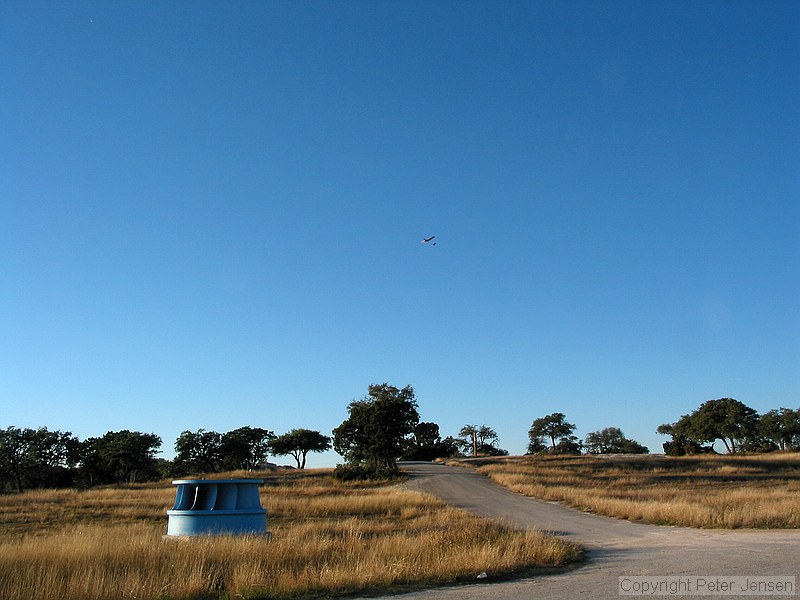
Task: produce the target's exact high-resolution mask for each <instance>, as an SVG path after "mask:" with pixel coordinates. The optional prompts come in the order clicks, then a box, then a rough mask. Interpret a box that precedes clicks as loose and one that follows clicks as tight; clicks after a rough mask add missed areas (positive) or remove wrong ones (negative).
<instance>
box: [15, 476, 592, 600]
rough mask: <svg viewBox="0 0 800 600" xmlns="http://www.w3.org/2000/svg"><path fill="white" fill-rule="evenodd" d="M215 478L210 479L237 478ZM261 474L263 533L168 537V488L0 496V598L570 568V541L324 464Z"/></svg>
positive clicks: (161, 595)
mask: <svg viewBox="0 0 800 600" xmlns="http://www.w3.org/2000/svg"><path fill="white" fill-rule="evenodd" d="M241 475H242V474H236V473H233V474H230V473H229V474H225V475H220V477H230V476H233V477H235V476H241ZM246 476H247V477H253V476H258V477H259V478H263V479H265V480H266V483H265V485H264V487H263V488H262V490H261V497H262V504H263V505H264V506H265V507H266V508H267V510H268V511H269V515H268V517H269V530H270V532H271V533H272V539H271V540H268V539H265V538H262V537H228V536H222V537H204V538H192V539H182V540H176V539H164V534H165V533H166V524H167V515H166V510H167V509H169V508H171V506H172V503H173V501H174V497H175V488H174V487H173V486H172V485H170V484H169V482H161V483H159V484H149V485H132V486H120V487H113V488H103V489H90V490H85V491H76V490H37V491H30V492H26V493H24V494H19V495H7V496H0V590H2V594H1V595H2V597H3V598H4V599H5V600H23V599H25V600H28V599H31V598H48V599H49V598H59V599H62V600H105V599H110V598H115V599H119V598H140V599H141V598H149V599H156V598H158V599H161V600H167V599H190V598H191V599H223V598H240V597H241V598H287V599H288V598H292V599H294V598H332V597H342V596H347V595H352V594H357V593H358V594H364V593H371V592H375V591H387V590H393V589H413V588H419V587H425V586H434V585H446V584H453V583H458V582H462V581H473V580H474V579H475V576H476V575H477V574H478V573H480V572H482V571H487V572H488V573H489V574H490V575H492V576H495V577H502V576H508V575H512V574H514V573H522V572H524V573H526V574H527V573H531V572H535V570H536V569H551V568H557V567H561V566H566V565H567V564H569V563H571V562H575V561H577V560H580V558H581V551H580V549H579V548H578V547H577V546H575V545H573V544H569V543H566V542H563V541H561V540H557V539H555V538H552V537H548V536H545V535H544V534H541V533H538V532H522V531H516V530H514V529H512V528H511V527H508V526H506V525H504V524H503V523H501V522H498V521H491V520H487V519H482V518H479V517H475V516H473V515H470V514H468V513H466V512H464V511H461V510H458V509H456V508H453V507H450V506H447V505H445V504H444V503H442V502H441V501H439V500H438V499H436V498H434V497H433V496H430V495H427V494H423V493H420V492H415V491H410V490H406V489H403V488H402V487H399V486H391V485H388V484H386V483H384V484H382V485H379V484H366V485H364V484H359V485H357V484H343V483H339V482H337V481H335V480H334V479H333V478H332V476H331V473H330V470H314V471H311V470H309V471H306V472H289V473H278V474H272V473H265V474H257V475H254V474H253V473H247V474H246Z"/></svg>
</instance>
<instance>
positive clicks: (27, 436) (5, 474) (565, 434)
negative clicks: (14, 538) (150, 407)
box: [0, 383, 800, 491]
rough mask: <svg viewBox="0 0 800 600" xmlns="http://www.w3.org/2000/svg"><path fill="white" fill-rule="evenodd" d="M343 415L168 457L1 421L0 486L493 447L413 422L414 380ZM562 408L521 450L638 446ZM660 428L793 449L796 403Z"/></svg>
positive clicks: (186, 444) (245, 432)
mask: <svg viewBox="0 0 800 600" xmlns="http://www.w3.org/2000/svg"><path fill="white" fill-rule="evenodd" d="M347 410H348V417H347V419H345V421H344V422H342V423H341V424H340V425H339V426H338V427H336V428H335V429H334V430H333V432H332V436H331V437H328V436H325V435H323V434H322V433H320V432H319V431H314V430H310V429H292V430H291V431H289V432H287V433H285V434H283V435H275V434H274V432H272V431H270V430H267V429H262V428H257V427H241V428H239V429H234V430H232V431H229V432H227V433H218V432H215V431H207V430H204V429H199V430H197V431H194V432H192V431H184V432H182V433H181V434H180V436H179V437H178V439H177V440H176V441H175V452H176V456H175V458H174V459H173V460H171V461H170V460H165V459H160V458H156V454H157V453H158V452H159V448H160V447H161V444H162V441H161V438H160V437H158V436H157V435H155V434H153V433H141V432H136V431H127V430H123V431H116V432H113V431H109V432H108V433H106V434H105V435H104V436H102V437H97V438H88V439H86V440H83V441H80V440H78V439H77V438H76V437H75V436H73V435H72V434H71V433H70V432H61V431H50V430H48V429H47V428H46V427H41V428H39V429H35V430H34V429H20V428H17V427H13V426H12V427H8V428H7V429H5V430H0V491H2V490H17V491H22V490H24V489H28V488H34V487H64V486H91V485H98V484H110V483H120V482H127V483H135V482H142V481H149V480H154V479H160V478H165V477H170V476H182V475H186V474H201V475H202V474H206V473H216V472H221V471H230V470H240V469H242V470H251V469H256V468H259V467H261V466H263V465H264V464H265V463H266V461H267V457H268V456H269V455H270V454H272V455H274V456H292V457H293V458H294V460H295V462H296V466H297V468H299V469H302V468H305V465H306V458H307V456H308V453H309V452H323V451H325V450H328V449H330V448H331V447H333V449H334V450H335V451H336V452H337V453H338V454H339V455H341V456H342V457H343V458H344V459H345V462H344V464H341V465H338V466H337V468H336V471H335V472H336V474H337V476H339V477H340V478H341V479H366V478H376V477H392V476H394V475H396V474H397V473H398V467H397V462H398V460H426V461H427V460H433V459H436V458H447V457H454V456H500V455H507V454H508V451H507V450H504V449H503V448H501V447H499V437H498V435H497V433H496V432H495V431H494V430H493V429H492V428H491V427H489V426H488V425H485V424H483V425H469V424H468V425H465V426H464V427H462V428H461V430H460V431H459V432H458V436H456V437H453V436H448V437H445V438H442V437H441V435H440V431H439V426H438V425H437V424H436V423H432V422H422V421H420V416H419V412H418V404H417V401H416V396H415V393H414V389H413V388H412V387H411V386H410V385H409V386H406V387H404V388H402V389H400V388H397V387H395V386H392V385H389V384H387V383H383V384H373V385H370V386H369V388H368V391H367V396H366V397H364V398H363V399H360V400H353V401H352V402H351V403H350V404H349V405H348V408H347ZM575 430H576V426H575V425H574V424H572V423H570V422H569V421H568V420H567V418H566V416H565V415H564V413H560V412H556V413H552V414H549V415H546V416H543V417H539V418H536V419H534V421H533V423H532V424H531V427H530V429H529V430H528V438H529V444H528V448H527V453H528V454H542V453H547V454H581V453H584V452H585V453H588V454H610V453H621V454H644V453H647V452H648V448H647V447H645V446H643V445H642V444H640V443H639V442H637V441H636V440H632V439H630V438H628V437H626V436H625V435H624V433H623V432H622V431H621V430H620V429H619V428H617V427H606V428H604V429H601V430H598V431H593V432H590V433H588V434H587V435H586V437H585V438H584V439H583V440H580V439H578V438H577V437H576V436H575V435H574V431H575ZM656 431H657V432H658V433H660V434H664V435H669V436H671V437H672V440H671V441H668V442H666V443H664V452H665V453H666V454H669V455H684V454H696V453H702V452H714V451H715V450H714V444H715V442H716V441H721V442H722V444H723V445H724V446H725V450H726V451H727V452H729V453H735V452H740V451H748V452H767V451H773V450H800V409H797V410H793V409H788V408H780V409H775V410H771V411H769V412H767V413H765V414H763V415H759V414H758V413H757V412H756V411H755V410H753V409H752V408H750V407H748V406H746V405H744V404H743V403H741V402H739V401H738V400H734V399H732V398H720V399H718V400H709V401H707V402H704V403H703V404H702V405H701V406H700V407H699V408H698V409H697V410H695V411H694V412H692V413H690V414H687V415H683V416H682V417H681V418H680V419H678V421H676V422H675V423H667V424H663V425H660V426H659V427H658V428H657V430H656Z"/></svg>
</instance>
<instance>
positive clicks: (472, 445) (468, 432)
mask: <svg viewBox="0 0 800 600" xmlns="http://www.w3.org/2000/svg"><path fill="white" fill-rule="evenodd" d="M458 437H460V438H463V439H464V440H467V441H465V442H464V444H463V447H464V450H466V449H467V448H469V449H470V450H471V451H472V456H478V428H477V427H476V426H475V425H464V426H463V427H462V428H461V431H459V432H458Z"/></svg>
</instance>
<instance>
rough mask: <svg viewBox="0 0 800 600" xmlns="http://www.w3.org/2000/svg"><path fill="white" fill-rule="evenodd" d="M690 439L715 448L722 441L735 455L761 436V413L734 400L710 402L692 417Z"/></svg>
mask: <svg viewBox="0 0 800 600" xmlns="http://www.w3.org/2000/svg"><path fill="white" fill-rule="evenodd" d="M690 419H691V424H690V427H689V435H690V438H692V439H694V440H695V441H697V442H709V443H710V444H712V445H713V444H714V441H716V440H722V443H723V444H724V445H725V449H726V450H727V451H728V452H729V453H731V454H732V453H735V452H736V451H737V449H738V445H739V444H741V443H742V442H744V441H745V440H748V439H752V438H754V437H755V436H756V434H757V432H758V413H757V412H756V411H755V410H753V409H752V408H750V407H749V406H747V405H745V404H743V403H742V402H739V401H738V400H734V399H733V398H720V399H718V400H708V401H706V402H704V403H703V404H701V405H700V408H698V409H697V410H696V411H694V412H693V413H692V414H691V416H690Z"/></svg>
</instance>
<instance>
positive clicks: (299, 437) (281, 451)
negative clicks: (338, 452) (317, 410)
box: [270, 429, 331, 469]
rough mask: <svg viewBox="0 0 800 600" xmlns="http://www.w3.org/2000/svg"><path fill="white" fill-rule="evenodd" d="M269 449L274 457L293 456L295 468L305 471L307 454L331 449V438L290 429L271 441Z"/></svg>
mask: <svg viewBox="0 0 800 600" xmlns="http://www.w3.org/2000/svg"><path fill="white" fill-rule="evenodd" d="M270 447H271V448H272V453H273V454H275V455H276V456H286V455H287V454H289V455H291V456H293V457H294V459H295V461H297V468H298V469H305V468H306V457H307V456H308V453H309V452H324V451H325V450H328V449H329V448H330V447H331V438H329V437H328V436H326V435H322V434H321V433H320V432H319V431H313V430H311V429H292V430H291V431H290V432H288V433H284V434H283V435H279V436H278V437H276V438H275V439H273V440H272V442H271V443H270Z"/></svg>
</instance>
